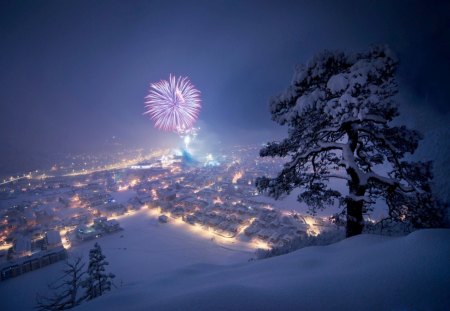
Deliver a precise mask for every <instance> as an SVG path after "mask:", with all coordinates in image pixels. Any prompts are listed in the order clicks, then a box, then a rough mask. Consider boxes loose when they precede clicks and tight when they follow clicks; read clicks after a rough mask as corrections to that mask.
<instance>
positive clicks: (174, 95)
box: [144, 75, 201, 133]
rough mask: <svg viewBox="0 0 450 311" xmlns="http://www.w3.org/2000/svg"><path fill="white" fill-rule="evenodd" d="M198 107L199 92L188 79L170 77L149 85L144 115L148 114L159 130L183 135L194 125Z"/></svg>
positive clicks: (199, 102) (199, 101)
mask: <svg viewBox="0 0 450 311" xmlns="http://www.w3.org/2000/svg"><path fill="white" fill-rule="evenodd" d="M200 107H201V100H200V91H199V90H197V89H196V88H195V87H194V86H193V85H192V84H191V82H190V81H189V79H188V78H187V77H178V78H176V77H175V76H172V75H170V76H169V80H161V81H159V82H157V83H153V84H151V85H150V91H149V94H148V95H147V96H146V101H145V108H146V112H145V113H144V114H149V115H150V117H151V118H152V120H153V121H154V122H155V127H157V128H159V129H161V130H164V131H173V132H177V133H183V132H184V131H186V130H189V129H190V128H192V126H193V125H194V123H195V121H196V120H197V117H198V114H199V112H200Z"/></svg>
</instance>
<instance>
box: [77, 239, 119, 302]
mask: <svg viewBox="0 0 450 311" xmlns="http://www.w3.org/2000/svg"><path fill="white" fill-rule="evenodd" d="M105 258H106V257H105V255H103V253H102V249H101V247H100V245H99V244H98V243H95V245H94V248H93V249H91V250H90V251H89V266H88V270H87V274H88V277H87V279H86V280H85V281H84V283H83V287H84V288H86V295H85V297H84V298H85V299H87V300H91V299H94V298H96V297H98V296H101V295H103V294H104V293H105V292H106V291H109V290H111V285H112V283H111V280H112V279H113V278H114V277H115V275H114V274H112V273H108V274H107V273H106V272H105V266H107V265H108V264H109V263H108V262H107V261H106V260H105Z"/></svg>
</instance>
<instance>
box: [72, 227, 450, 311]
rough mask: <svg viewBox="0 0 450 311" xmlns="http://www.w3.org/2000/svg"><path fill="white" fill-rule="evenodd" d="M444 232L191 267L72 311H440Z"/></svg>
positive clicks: (446, 258) (444, 287)
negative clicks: (239, 262)
mask: <svg viewBox="0 0 450 311" xmlns="http://www.w3.org/2000/svg"><path fill="white" fill-rule="evenodd" d="M449 263H450V230H446V229H442V230H422V231H418V232H415V233H412V234H410V235H409V236H406V237H400V238H388V237H381V236H374V235H362V236H358V237H354V238H350V239H347V240H344V241H342V242H339V243H337V244H334V245H329V246H323V247H308V248H304V249H302V250H299V251H296V252H294V253H291V254H288V255H284V256H279V257H275V258H270V259H266V260H261V261H257V262H249V263H241V264H234V265H230V266H214V265H208V264H195V265H191V266H189V267H185V268H182V269H177V270H174V271H172V272H164V273H161V274H159V275H155V276H154V277H152V278H150V279H148V280H145V281H142V282H139V283H136V284H129V285H126V286H123V287H121V288H119V289H117V290H115V291H113V292H111V293H109V294H107V295H105V296H103V297H100V298H98V299H96V300H93V301H92V302H89V303H85V304H83V305H81V306H80V307H78V308H76V310H184V311H186V310H294V309H297V310H366V309H370V310H413V309H414V310H444V309H447V308H448V306H449V303H450V265H449Z"/></svg>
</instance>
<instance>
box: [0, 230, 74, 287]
mask: <svg viewBox="0 0 450 311" xmlns="http://www.w3.org/2000/svg"><path fill="white" fill-rule="evenodd" d="M66 257H67V253H66V250H65V249H64V247H63V246H62V241H61V236H60V234H59V232H58V231H47V232H46V233H45V234H43V235H40V236H37V237H34V238H25V237H21V238H19V239H17V240H16V241H14V246H13V247H11V248H10V249H9V250H8V252H7V254H6V258H1V260H0V279H1V280H2V281H3V280H6V279H9V278H12V277H16V276H18V275H21V274H24V273H27V272H29V271H33V270H36V269H39V268H42V267H45V266H48V265H50V264H52V263H55V262H58V261H60V260H63V259H65V258H66Z"/></svg>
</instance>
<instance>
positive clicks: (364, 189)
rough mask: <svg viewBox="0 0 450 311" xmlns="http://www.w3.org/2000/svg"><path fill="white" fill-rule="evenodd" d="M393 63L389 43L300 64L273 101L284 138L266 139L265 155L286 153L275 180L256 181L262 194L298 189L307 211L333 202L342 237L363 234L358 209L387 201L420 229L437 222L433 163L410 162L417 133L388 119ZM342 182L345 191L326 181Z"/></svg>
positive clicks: (393, 213) (393, 212)
mask: <svg viewBox="0 0 450 311" xmlns="http://www.w3.org/2000/svg"><path fill="white" fill-rule="evenodd" d="M397 65H398V61H397V58H396V56H395V55H394V54H393V52H392V51H391V50H390V49H389V48H388V47H386V46H376V47H372V48H370V49H369V50H368V51H367V52H364V53H359V54H352V55H348V54H345V53H342V52H334V53H333V52H328V51H326V52H323V53H320V54H318V55H317V56H315V57H314V58H313V59H312V60H311V61H310V62H308V63H307V64H306V65H303V66H301V67H299V68H297V70H296V72H295V74H294V77H293V81H292V84H291V85H290V87H289V88H288V89H287V90H286V91H285V92H284V93H282V94H281V95H279V96H278V97H276V98H274V99H272V101H271V105H270V108H271V114H272V119H273V120H274V121H276V122H277V123H279V124H280V125H287V126H288V137H287V138H286V139H284V140H283V141H281V142H271V143H268V144H267V145H266V146H265V147H264V148H263V149H261V151H260V156H262V157H267V156H271V157H275V156H279V157H289V158H290V159H289V161H288V162H287V163H286V164H285V165H284V167H283V169H282V171H281V172H280V173H279V174H278V176H277V177H275V178H268V177H261V178H258V179H257V183H256V185H257V188H258V189H259V191H266V192H267V193H268V194H269V195H270V196H272V197H274V198H276V199H278V198H279V197H280V196H282V195H283V194H289V193H290V192H291V191H292V190H293V189H294V188H300V189H301V191H302V192H301V194H300V195H299V196H298V200H299V201H300V202H305V203H306V204H307V205H308V206H309V207H310V211H311V212H312V213H315V212H316V211H317V210H318V209H323V208H325V207H326V206H329V205H331V204H334V203H335V202H336V201H338V202H339V203H340V204H341V205H343V206H345V209H344V212H345V213H346V220H347V224H346V226H347V227H346V228H347V229H346V234H347V236H353V235H357V234H360V233H361V232H362V230H363V227H364V219H363V214H364V213H366V212H367V211H369V210H370V207H371V206H372V205H373V203H374V202H375V200H376V199H378V198H384V199H385V200H386V202H387V205H388V207H389V215H390V217H392V218H395V219H397V220H401V221H411V222H412V223H413V224H414V225H415V226H417V227H430V226H439V225H440V224H441V221H442V219H443V212H444V208H443V205H441V204H439V203H438V202H437V201H436V200H434V198H433V196H432V194H431V189H430V181H431V178H432V175H431V163H430V162H407V161H404V159H403V158H404V156H405V154H407V153H410V154H412V153H413V152H414V151H415V150H416V148H417V146H418V142H419V139H421V135H420V134H419V133H418V132H417V131H414V130H410V129H407V128H406V127H404V126H394V125H392V124H391V121H393V119H394V118H395V117H397V116H398V114H399V113H398V109H397V105H396V104H395V102H394V98H393V96H394V95H395V94H396V93H397V83H396V81H395V77H394V76H395V72H396V69H397ZM333 179H343V180H345V181H346V182H347V186H348V193H341V192H339V191H337V190H335V189H333V188H332V187H331V186H330V183H329V181H330V180H333Z"/></svg>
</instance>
